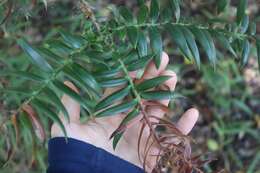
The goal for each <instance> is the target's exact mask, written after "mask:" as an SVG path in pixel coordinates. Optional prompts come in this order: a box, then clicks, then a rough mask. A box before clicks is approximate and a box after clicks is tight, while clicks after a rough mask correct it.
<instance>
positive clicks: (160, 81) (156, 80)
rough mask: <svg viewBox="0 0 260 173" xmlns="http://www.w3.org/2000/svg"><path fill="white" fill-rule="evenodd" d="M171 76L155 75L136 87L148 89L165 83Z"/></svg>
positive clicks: (141, 89)
mask: <svg viewBox="0 0 260 173" xmlns="http://www.w3.org/2000/svg"><path fill="white" fill-rule="evenodd" d="M170 78H171V76H158V77H155V78H152V79H147V80H144V81H143V82H141V83H140V84H138V85H137V86H136V89H137V90H139V91H144V90H148V89H151V88H154V87H156V86H158V85H161V84H163V83H164V82H165V81H167V80H168V79H170Z"/></svg>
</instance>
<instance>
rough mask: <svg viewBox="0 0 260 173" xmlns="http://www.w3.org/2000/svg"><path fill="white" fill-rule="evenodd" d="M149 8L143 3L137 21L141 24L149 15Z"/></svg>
mask: <svg viewBox="0 0 260 173" xmlns="http://www.w3.org/2000/svg"><path fill="white" fill-rule="evenodd" d="M148 13H149V9H148V7H147V6H146V5H142V6H141V7H140V9H139V11H138V15H137V21H138V23H139V24H142V23H145V22H146V20H147V17H148Z"/></svg>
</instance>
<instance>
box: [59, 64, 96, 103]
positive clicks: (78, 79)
mask: <svg viewBox="0 0 260 173" xmlns="http://www.w3.org/2000/svg"><path fill="white" fill-rule="evenodd" d="M63 72H64V73H65V74H66V75H68V77H70V78H71V80H74V81H76V82H77V84H79V85H80V86H81V87H82V88H84V91H85V92H86V93H87V94H88V95H89V96H90V97H95V98H98V97H100V94H99V93H98V92H97V91H96V90H95V89H93V88H92V87H90V86H89V83H88V81H86V80H83V79H82V78H81V77H80V76H79V75H78V73H77V70H74V69H72V68H71V67H69V66H66V67H64V68H63Z"/></svg>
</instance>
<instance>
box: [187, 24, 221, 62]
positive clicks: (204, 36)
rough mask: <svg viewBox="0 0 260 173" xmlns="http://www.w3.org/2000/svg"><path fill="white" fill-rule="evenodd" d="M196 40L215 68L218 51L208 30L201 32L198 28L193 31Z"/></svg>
mask: <svg viewBox="0 0 260 173" xmlns="http://www.w3.org/2000/svg"><path fill="white" fill-rule="evenodd" d="M192 32H193V34H194V35H195V38H196V39H197V40H198V41H199V43H200V44H201V46H202V47H203V49H204V50H205V52H206V54H207V56H208V59H209V61H210V63H212V65H213V66H214V67H215V66H216V49H215V46H214V42H213V39H212V37H211V36H210V34H209V32H208V31H206V30H204V31H203V30H200V29H198V28H193V29H192Z"/></svg>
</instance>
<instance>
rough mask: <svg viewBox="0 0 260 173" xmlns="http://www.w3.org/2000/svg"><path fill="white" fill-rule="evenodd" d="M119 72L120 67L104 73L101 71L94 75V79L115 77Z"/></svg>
mask: <svg viewBox="0 0 260 173" xmlns="http://www.w3.org/2000/svg"><path fill="white" fill-rule="evenodd" d="M119 72H120V67H118V68H115V69H111V70H106V71H101V72H98V73H96V74H94V76H95V78H110V77H114V76H117V75H118V74H119Z"/></svg>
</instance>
